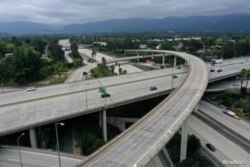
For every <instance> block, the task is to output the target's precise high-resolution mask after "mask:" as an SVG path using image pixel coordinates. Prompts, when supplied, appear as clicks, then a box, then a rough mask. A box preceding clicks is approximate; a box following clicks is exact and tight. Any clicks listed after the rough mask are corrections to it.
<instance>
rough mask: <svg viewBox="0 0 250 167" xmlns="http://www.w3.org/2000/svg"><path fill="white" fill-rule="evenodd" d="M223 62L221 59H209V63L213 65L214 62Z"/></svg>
mask: <svg viewBox="0 0 250 167" xmlns="http://www.w3.org/2000/svg"><path fill="white" fill-rule="evenodd" d="M221 63H223V59H212V60H211V65H212V66H213V65H215V64H221Z"/></svg>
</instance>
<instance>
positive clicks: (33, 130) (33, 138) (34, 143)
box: [29, 128, 37, 148]
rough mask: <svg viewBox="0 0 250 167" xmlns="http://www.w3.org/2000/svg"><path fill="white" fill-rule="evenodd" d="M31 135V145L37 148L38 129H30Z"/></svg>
mask: <svg viewBox="0 0 250 167" xmlns="http://www.w3.org/2000/svg"><path fill="white" fill-rule="evenodd" d="M29 135H30V145H31V147H32V148H37V140H36V129H35V128H32V129H29Z"/></svg>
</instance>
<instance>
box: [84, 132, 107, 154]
mask: <svg viewBox="0 0 250 167" xmlns="http://www.w3.org/2000/svg"><path fill="white" fill-rule="evenodd" d="M104 144H105V142H104V141H103V140H102V139H99V138H98V137H97V136H96V135H95V134H93V133H86V134H84V135H83V148H82V152H83V155H89V154H91V153H93V152H94V151H96V150H97V149H98V148H100V147H101V146H103V145H104Z"/></svg>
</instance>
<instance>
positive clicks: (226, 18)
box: [0, 14, 250, 36]
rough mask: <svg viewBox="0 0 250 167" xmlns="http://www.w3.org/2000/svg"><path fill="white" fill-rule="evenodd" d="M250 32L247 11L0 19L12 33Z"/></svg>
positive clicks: (5, 30) (0, 26)
mask: <svg viewBox="0 0 250 167" xmlns="http://www.w3.org/2000/svg"><path fill="white" fill-rule="evenodd" d="M167 31H176V32H237V33H249V32H250V14H232V15H223V16H191V17H166V18H163V19H145V18H135V19H116V20H105V21H97V22H90V23H86V24H70V25H66V26H63V27H62V28H60V29H58V28H54V27H53V26H50V25H46V24H41V23H35V22H27V21H18V22H0V32H3V33H8V34H12V35H17V36H19V35H39V34H95V33H139V32H167Z"/></svg>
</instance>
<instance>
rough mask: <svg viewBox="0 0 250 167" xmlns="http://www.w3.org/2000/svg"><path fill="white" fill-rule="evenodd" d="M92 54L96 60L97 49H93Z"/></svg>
mask: <svg viewBox="0 0 250 167" xmlns="http://www.w3.org/2000/svg"><path fill="white" fill-rule="evenodd" d="M91 56H92V59H94V60H95V56H96V50H95V49H93V50H92V52H91Z"/></svg>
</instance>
